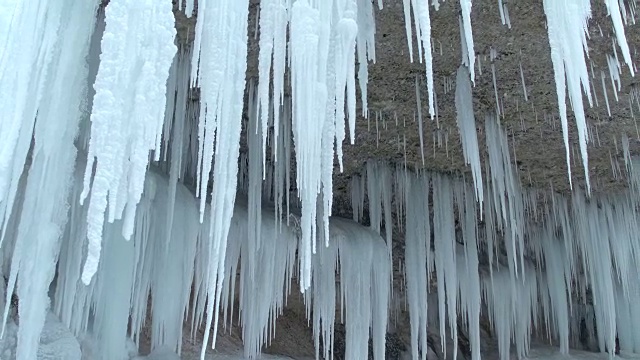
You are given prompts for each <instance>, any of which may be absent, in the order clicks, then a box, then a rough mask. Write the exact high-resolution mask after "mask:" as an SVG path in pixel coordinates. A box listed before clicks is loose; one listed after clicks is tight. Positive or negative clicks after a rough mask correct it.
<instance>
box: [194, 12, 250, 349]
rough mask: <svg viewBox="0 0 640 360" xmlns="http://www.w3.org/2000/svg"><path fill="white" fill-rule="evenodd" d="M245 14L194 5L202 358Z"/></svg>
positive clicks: (240, 91) (219, 273) (236, 141)
mask: <svg viewBox="0 0 640 360" xmlns="http://www.w3.org/2000/svg"><path fill="white" fill-rule="evenodd" d="M248 16H249V3H248V1H247V0H242V1H235V0H226V1H216V2H212V3H206V5H205V4H204V3H199V4H198V21H197V23H196V37H195V40H194V45H193V46H194V52H193V59H192V66H193V67H192V73H191V83H192V85H194V84H196V83H197V84H199V85H200V118H199V120H198V135H199V140H200V144H199V146H200V148H199V152H198V174H197V175H198V189H197V191H198V195H199V197H200V221H201V222H202V221H203V219H204V210H205V202H206V199H207V196H206V195H207V192H208V188H209V186H208V185H209V181H210V171H211V168H213V176H212V190H211V199H212V203H211V209H212V210H211V214H210V216H211V220H210V224H209V233H208V236H209V242H208V246H207V248H206V250H205V251H206V252H207V253H208V256H209V257H210V264H209V271H208V272H207V274H206V275H207V276H206V277H205V279H204V281H205V283H206V285H205V290H206V296H207V298H208V302H207V320H206V325H207V326H206V329H205V334H204V335H205V340H204V343H203V346H202V351H201V355H200V356H201V359H203V360H204V356H205V351H206V347H207V345H208V343H209V333H210V331H211V328H212V325H213V342H212V346H213V347H215V339H216V335H217V329H218V328H217V326H218V317H219V312H218V309H219V308H220V292H221V291H222V283H223V279H224V259H225V254H226V248H227V246H226V244H227V235H228V233H229V227H230V223H231V218H232V215H233V207H234V203H235V196H236V187H237V174H238V154H239V151H240V149H239V147H240V130H241V127H242V113H243V99H244V93H245V74H246V69H247V40H248V34H247V31H248V29H247V19H248ZM198 65H199V66H198ZM214 144H215V151H214ZM214 156H215V162H214ZM214 164H215V166H214ZM214 317H215V321H214ZM214 324H215V325H214Z"/></svg>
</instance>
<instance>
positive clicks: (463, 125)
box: [455, 65, 484, 213]
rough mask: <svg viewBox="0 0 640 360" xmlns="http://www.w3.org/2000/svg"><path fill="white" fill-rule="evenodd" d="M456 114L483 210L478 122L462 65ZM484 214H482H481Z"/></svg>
mask: <svg viewBox="0 0 640 360" xmlns="http://www.w3.org/2000/svg"><path fill="white" fill-rule="evenodd" d="M455 103H456V113H457V118H456V119H457V123H458V130H459V131H460V139H461V141H462V152H463V155H464V160H465V162H466V163H467V164H468V165H470V166H471V174H472V176H473V183H474V188H475V194H476V199H477V200H478V202H479V207H480V209H482V201H483V199H484V192H483V186H482V170H481V165H480V149H479V148H478V136H477V134H476V120H475V117H474V116H473V92H472V89H471V81H470V80H469V71H468V69H467V68H466V67H465V66H464V65H461V66H460V67H459V68H458V74H457V76H456V98H455ZM481 213H482V212H481Z"/></svg>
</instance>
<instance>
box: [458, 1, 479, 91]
mask: <svg viewBox="0 0 640 360" xmlns="http://www.w3.org/2000/svg"><path fill="white" fill-rule="evenodd" d="M460 10H461V12H462V25H463V27H464V39H465V40H466V43H467V54H466V55H467V58H468V59H469V62H468V64H469V75H470V76H471V83H473V85H474V86H475V84H476V76H475V64H476V51H475V48H474V46H473V33H472V30H471V0H460ZM463 55H464V54H463Z"/></svg>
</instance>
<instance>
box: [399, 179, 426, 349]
mask: <svg viewBox="0 0 640 360" xmlns="http://www.w3.org/2000/svg"><path fill="white" fill-rule="evenodd" d="M404 182H405V183H404V192H405V196H404V198H405V201H406V208H407V213H406V217H407V223H406V230H405V231H406V236H405V239H406V240H405V241H406V246H405V264H406V268H407V270H406V271H407V284H406V291H407V302H408V304H409V317H410V326H411V352H412V354H411V356H412V359H414V360H418V359H422V360H426V358H427V350H428V344H427V336H428V334H427V301H425V299H427V293H428V286H429V281H428V275H427V264H428V263H429V254H430V251H429V250H430V247H431V224H430V220H429V179H428V177H427V176H426V175H425V176H423V177H417V176H413V175H409V174H406V175H405V176H404Z"/></svg>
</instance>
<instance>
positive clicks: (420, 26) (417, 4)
mask: <svg viewBox="0 0 640 360" xmlns="http://www.w3.org/2000/svg"><path fill="white" fill-rule="evenodd" d="M403 5H404V6H403V8H404V21H405V29H406V36H407V42H408V45H409V58H410V60H411V62H413V34H412V33H411V12H410V8H413V17H414V24H415V28H416V36H417V38H418V41H419V44H418V53H419V61H420V62H422V61H423V60H424V65H425V70H426V73H427V74H426V75H427V93H428V98H429V115H430V116H431V120H433V117H434V116H435V115H436V111H435V109H434V107H435V99H434V91H435V90H434V88H433V49H432V44H431V18H430V16H429V5H428V4H427V3H426V2H423V1H415V0H403ZM436 9H437V7H436Z"/></svg>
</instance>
